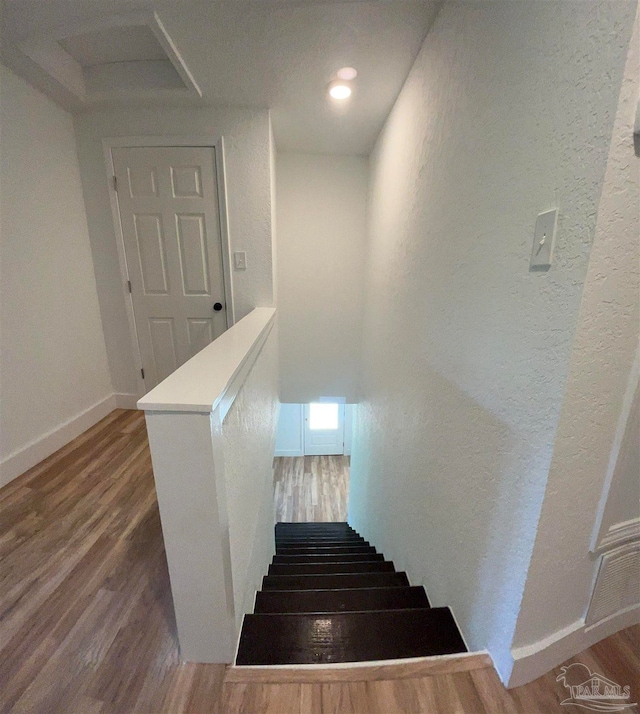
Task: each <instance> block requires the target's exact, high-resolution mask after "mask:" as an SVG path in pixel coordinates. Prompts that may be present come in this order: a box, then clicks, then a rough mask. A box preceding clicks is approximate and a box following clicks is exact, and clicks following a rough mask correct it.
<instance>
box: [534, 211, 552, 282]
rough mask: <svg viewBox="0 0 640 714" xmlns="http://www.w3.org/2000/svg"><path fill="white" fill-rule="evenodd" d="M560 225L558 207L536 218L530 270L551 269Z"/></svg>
mask: <svg viewBox="0 0 640 714" xmlns="http://www.w3.org/2000/svg"><path fill="white" fill-rule="evenodd" d="M557 225H558V209H557V208H553V209H552V210H551V211H546V212H545V213H541V214H540V215H539V216H538V219H537V220H536V228H535V232H534V235H533V249H532V250H531V262H530V263H529V270H549V268H550V267H551V261H552V260H553V248H554V246H555V242H556V227H557Z"/></svg>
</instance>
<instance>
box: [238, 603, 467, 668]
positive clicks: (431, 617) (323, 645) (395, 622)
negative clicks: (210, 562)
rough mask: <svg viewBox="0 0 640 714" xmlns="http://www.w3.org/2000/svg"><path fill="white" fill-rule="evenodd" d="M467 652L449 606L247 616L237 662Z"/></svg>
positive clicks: (305, 661) (348, 659)
mask: <svg viewBox="0 0 640 714" xmlns="http://www.w3.org/2000/svg"><path fill="white" fill-rule="evenodd" d="M456 652H466V647H465V645H464V642H463V640H462V637H461V636H460V633H459V632H458V628H457V627H456V624H455V621H454V619H453V616H452V615H451V612H450V610H449V608H433V609H426V608H423V609H407V610H388V611H384V610H372V611H369V612H349V613H340V614H328V613H324V614H320V615H312V614H257V615H256V614H254V615H245V618H244V623H243V627H242V634H241V637H240V644H239V647H238V656H237V659H236V664H238V665H269V664H319V663H330V662H362V661H367V660H385V659H401V658H405V657H426V656H431V655H442V654H453V653H456Z"/></svg>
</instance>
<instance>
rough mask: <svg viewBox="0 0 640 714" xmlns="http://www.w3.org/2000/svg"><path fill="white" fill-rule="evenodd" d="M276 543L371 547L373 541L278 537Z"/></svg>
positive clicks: (323, 546)
mask: <svg viewBox="0 0 640 714" xmlns="http://www.w3.org/2000/svg"><path fill="white" fill-rule="evenodd" d="M276 545H277V546H278V547H280V548H343V547H345V548H358V547H360V548H362V547H367V548H368V547H369V546H370V545H371V543H369V541H366V540H340V539H339V538H336V539H335V540H332V539H329V538H328V539H327V540H281V539H280V538H276Z"/></svg>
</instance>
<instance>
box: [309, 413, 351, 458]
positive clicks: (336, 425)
mask: <svg viewBox="0 0 640 714" xmlns="http://www.w3.org/2000/svg"><path fill="white" fill-rule="evenodd" d="M343 452H344V404H334V403H330V402H317V403H312V404H305V407H304V453H305V456H321V455H326V454H342V453H343Z"/></svg>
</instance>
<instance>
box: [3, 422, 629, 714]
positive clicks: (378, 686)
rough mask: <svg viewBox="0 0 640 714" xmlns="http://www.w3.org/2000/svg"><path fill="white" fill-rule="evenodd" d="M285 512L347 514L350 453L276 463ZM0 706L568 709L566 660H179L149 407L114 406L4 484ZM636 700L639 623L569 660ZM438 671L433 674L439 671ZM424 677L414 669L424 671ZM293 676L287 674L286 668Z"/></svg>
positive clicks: (326, 516)
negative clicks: (333, 674)
mask: <svg viewBox="0 0 640 714" xmlns="http://www.w3.org/2000/svg"><path fill="white" fill-rule="evenodd" d="M275 492H276V505H277V509H278V520H284V521H306V520H310V521H325V522H329V521H334V522H335V521H340V522H342V521H345V520H346V512H347V511H346V499H347V493H348V459H347V458H343V457H306V458H304V459H302V458H301V459H283V460H282V461H280V460H278V459H276V462H275ZM0 558H1V559H2V567H1V568H0V712H3V713H5V714H9V712H11V713H12V714H15V713H22V712H24V713H25V714H26V713H28V714H223V712H224V714H237V713H238V712H246V713H247V714H327V713H328V712H334V713H335V714H338V712H339V713H340V714H346V713H347V712H351V713H352V714H399V713H402V714H405V713H406V712H411V713H412V714H414V713H415V714H418V713H420V714H444V713H446V714H451V713H455V712H459V711H463V712H464V714H510V713H511V712H517V714H553V713H554V712H557V714H562V712H563V711H564V710H565V709H567V707H561V706H560V701H562V699H563V698H564V696H566V693H565V690H564V688H563V687H562V685H561V684H560V683H557V682H556V681H555V679H556V676H557V672H558V670H559V668H556V670H554V672H551V673H549V674H547V675H545V676H544V677H541V678H540V679H538V680H536V681H535V682H531V683H530V684H528V685H525V686H524V687H518V688H517V689H513V690H511V691H507V690H505V689H504V687H503V686H502V685H501V683H500V681H499V680H498V677H497V674H496V673H495V671H494V670H493V669H492V668H481V669H476V670H474V671H472V672H451V671H445V672H442V671H440V670H438V669H437V668H436V669H435V670H432V673H431V674H430V675H428V676H424V672H422V671H421V672H420V674H421V676H415V677H407V678H403V679H384V678H383V675H382V674H381V672H378V673H377V674H376V678H375V681H345V682H335V681H332V682H320V683H318V682H289V683H283V682H280V683H272V682H268V683H263V682H251V683H246V682H231V681H230V682H228V683H224V677H225V667H224V665H208V664H192V663H190V664H182V663H180V658H179V652H178V646H177V638H176V633H175V621H174V614H173V605H172V601H171V594H170V590H169V576H168V572H167V564H166V557H165V553H164V545H163V540H162V532H161V528H160V518H159V513H158V506H157V501H156V495H155V489H154V484H153V475H152V471H151V461H150V456H149V449H148V444H147V438H146V430H145V424H144V416H143V415H142V413H140V412H136V411H123V410H116V411H114V412H113V413H112V414H110V415H108V416H107V417H106V418H105V419H103V420H102V421H100V422H99V423H98V424H96V425H95V426H93V427H92V428H91V429H89V430H88V431H86V432H85V433H84V434H82V435H81V436H79V437H78V438H77V439H74V440H73V441H72V442H70V443H69V444H67V445H66V446H65V447H64V448H62V449H60V451H58V452H56V453H55V454H53V455H52V456H50V457H49V458H48V459H46V460H45V461H43V462H42V463H40V464H38V465H37V466H35V467H34V468H33V469H31V470H30V471H28V472H27V473H25V474H23V475H22V476H21V477H19V478H18V479H15V480H14V481H13V482H11V483H10V484H8V485H7V486H5V487H4V488H2V489H0ZM571 662H583V663H585V664H587V666H589V667H590V668H591V669H592V670H594V671H597V672H599V673H601V674H603V675H604V676H606V677H609V678H611V679H613V680H615V681H617V682H619V683H620V684H621V685H626V684H628V685H630V686H631V697H632V701H635V702H637V701H640V678H638V676H637V673H638V671H639V670H640V626H635V627H630V628H627V629H626V630H624V631H622V632H619V633H618V634H616V635H613V636H612V637H609V638H607V639H606V640H603V641H602V642H600V643H598V644H597V645H594V646H593V647H592V648H590V649H589V650H587V651H586V652H584V653H582V654H581V655H578V656H577V657H574V658H572V659H571V660H569V661H568V663H571ZM436 672H437V673H436ZM415 674H417V672H415ZM289 676H290V675H289Z"/></svg>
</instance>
